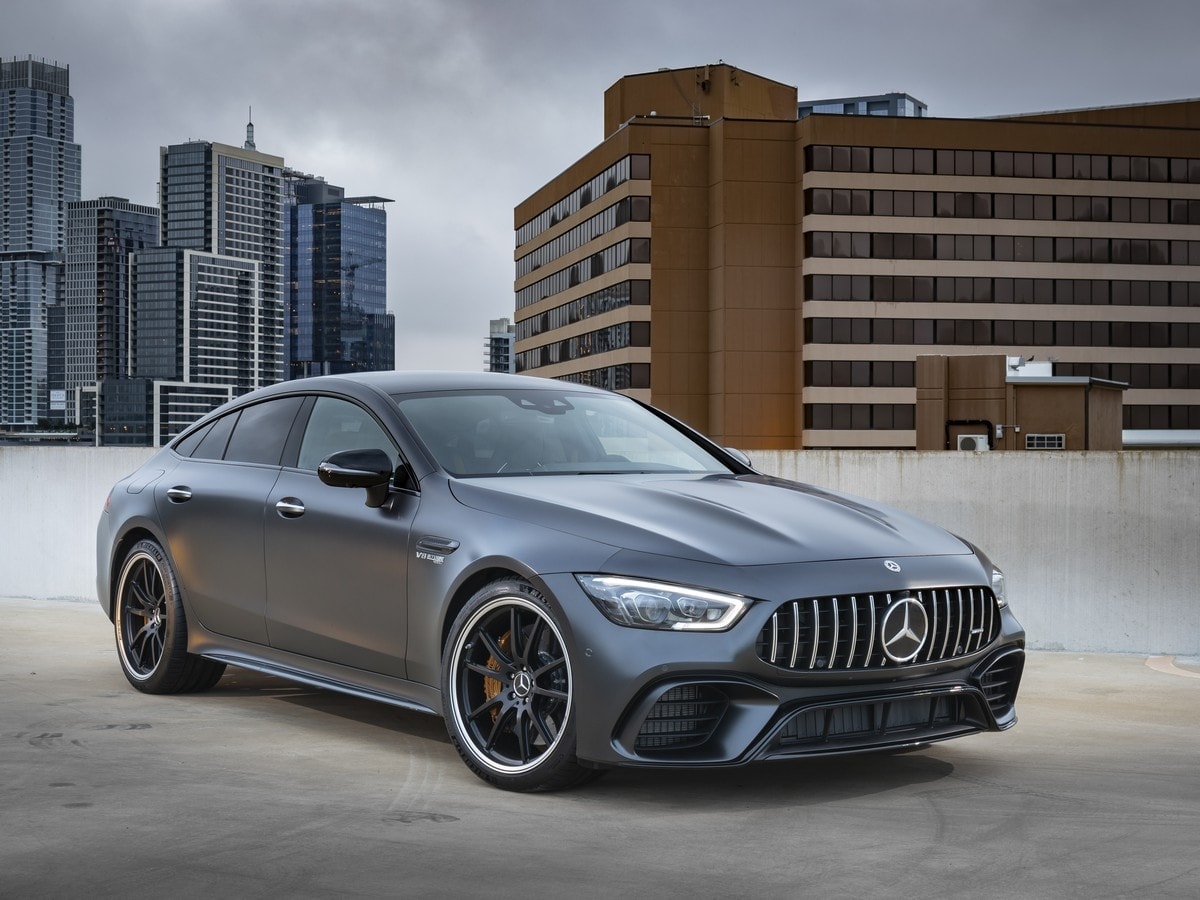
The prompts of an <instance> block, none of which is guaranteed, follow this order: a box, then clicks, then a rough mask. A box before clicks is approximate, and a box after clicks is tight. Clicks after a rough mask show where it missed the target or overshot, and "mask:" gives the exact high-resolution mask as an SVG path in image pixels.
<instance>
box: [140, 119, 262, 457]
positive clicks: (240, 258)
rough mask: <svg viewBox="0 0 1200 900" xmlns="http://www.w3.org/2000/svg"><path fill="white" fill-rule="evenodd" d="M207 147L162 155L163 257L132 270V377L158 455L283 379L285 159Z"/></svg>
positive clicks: (249, 143) (249, 142)
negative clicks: (237, 401) (145, 405)
mask: <svg viewBox="0 0 1200 900" xmlns="http://www.w3.org/2000/svg"><path fill="white" fill-rule="evenodd" d="M252 133H253V132H252V126H248V128H247V139H246V144H245V145H244V146H243V147H240V148H239V147H232V146H228V145H225V144H216V143H210V142H207V141H191V142H188V143H186V144H174V145H171V146H169V147H163V148H161V151H160V181H159V201H160V217H161V218H160V245H161V246H160V247H158V248H155V249H149V250H145V251H142V252H139V253H136V254H134V256H133V258H132V261H131V281H132V284H133V314H132V317H131V330H130V354H131V365H130V373H131V375H132V376H133V377H135V378H144V379H149V380H150V381H149V383H150V384H151V385H152V388H151V390H152V395H151V403H152V412H151V418H152V421H151V425H150V428H151V433H152V436H153V437H152V443H154V444H155V445H157V444H160V443H163V442H165V441H166V440H167V439H169V438H170V437H172V436H174V435H175V434H178V433H179V431H180V430H182V429H183V428H184V427H186V426H187V425H188V424H189V423H191V422H193V421H195V420H196V419H197V418H198V417H199V416H200V415H202V414H203V413H205V412H207V411H208V410H209V409H212V408H213V407H215V406H216V405H218V404H219V403H220V402H223V401H224V400H227V399H229V398H231V397H235V396H238V395H240V394H244V393H246V392H247V391H251V390H253V389H255V388H258V387H262V386H264V385H268V384H273V383H275V382H277V381H282V380H283V290H284V285H283V243H282V239H283V211H282V189H283V184H282V182H283V159H282V158H281V157H278V156H271V155H269V154H265V153H260V152H259V151H258V150H257V149H255V147H254V141H253V138H252Z"/></svg>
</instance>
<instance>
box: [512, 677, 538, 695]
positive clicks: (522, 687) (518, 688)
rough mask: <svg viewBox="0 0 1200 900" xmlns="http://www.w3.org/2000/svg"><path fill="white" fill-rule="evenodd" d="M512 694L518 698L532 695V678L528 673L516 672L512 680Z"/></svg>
mask: <svg viewBox="0 0 1200 900" xmlns="http://www.w3.org/2000/svg"><path fill="white" fill-rule="evenodd" d="M513 693H514V694H516V695H517V696H518V697H528V696H529V695H530V694H532V693H533V678H532V677H531V676H530V674H529V673H528V672H518V673H517V674H516V677H514V678H513Z"/></svg>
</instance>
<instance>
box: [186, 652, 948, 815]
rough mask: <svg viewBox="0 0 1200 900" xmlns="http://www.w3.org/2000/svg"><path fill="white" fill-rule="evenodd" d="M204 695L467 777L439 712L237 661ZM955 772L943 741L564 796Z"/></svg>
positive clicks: (675, 800)
mask: <svg viewBox="0 0 1200 900" xmlns="http://www.w3.org/2000/svg"><path fill="white" fill-rule="evenodd" d="M206 696H208V697H211V698H212V699H213V700H219V701H224V700H230V701H234V702H241V701H246V700H250V701H254V702H257V701H258V700H261V699H270V700H272V701H278V702H283V703H287V704H289V705H291V706H294V707H299V708H303V709H305V710H309V711H312V712H315V713H319V714H321V715H320V716H317V717H314V718H312V719H311V720H309V726H310V727H313V728H317V729H322V728H323V727H324V725H323V722H325V721H326V720H325V718H324V717H325V716H330V717H331V718H329V719H328V722H329V727H330V728H331V729H336V725H337V722H339V721H343V722H345V721H349V722H354V723H356V724H358V725H363V726H368V727H369V728H372V729H377V732H375V734H372V733H371V732H362V731H357V732H356V733H355V734H354V735H353V736H346V738H345V739H346V740H355V741H358V740H364V739H369V740H371V741H372V742H373V743H377V744H378V746H380V747H381V748H383V749H385V750H390V749H394V751H395V752H396V753H397V754H404V753H405V752H406V751H405V749H404V747H403V746H401V745H398V744H397V742H396V738H397V737H400V736H403V737H405V738H408V739H413V740H417V741H421V742H429V744H430V745H439V746H438V747H437V749H436V752H435V753H434V755H435V756H437V757H441V758H444V759H445V764H446V766H447V767H448V770H450V771H452V772H453V773H454V774H455V775H458V774H459V773H460V771H461V774H462V775H464V776H466V777H470V776H469V775H467V773H466V770H465V769H463V768H461V767H462V763H461V761H460V760H459V758H458V755H457V754H456V753H455V752H454V750H453V749H452V748H451V747H450V746H449V738H448V737H447V735H446V728H445V725H444V723H443V721H442V719H441V718H439V717H437V716H431V715H427V714H422V713H420V712H417V711H414V710H407V709H403V708H400V707H395V706H390V705H388V704H386V703H381V702H378V701H373V700H367V699H362V698H358V697H353V696H349V695H344V694H339V693H337V692H336V691H329V690H324V689H320V688H312V687H308V686H306V685H300V684H296V683H295V682H292V681H287V680H285V679H282V678H278V677H276V676H273V675H266V674H263V673H259V672H254V671H250V670H246V669H236V668H230V669H229V671H228V673H227V674H226V675H225V677H224V678H222V679H221V681H220V683H219V684H218V685H217V686H216V688H214V689H213V690H212V691H211V692H210V693H209V694H207V695H206ZM968 740H969V739H968ZM430 749H433V748H432V746H431V748H430ZM954 772H955V764H954V762H953V751H948V750H947V748H946V745H933V746H926V747H923V748H920V749H917V750H914V751H909V752H899V751H897V752H879V751H876V752H870V753H858V754H849V755H840V756H812V757H807V758H803V759H792V760H778V761H771V762H762V763H753V764H751V765H748V766H738V767H720V768H709V769H682V768H670V769H625V768H622V769H612V770H609V771H607V772H606V773H605V774H604V777H603V778H600V779H598V780H596V781H594V782H590V783H589V784H587V785H585V786H583V787H580V788H576V789H574V790H572V791H570V792H567V794H565V795H564V796H570V797H572V798H575V799H585V798H595V799H601V798H602V799H603V800H604V801H605V802H621V803H652V804H659V803H664V802H665V803H669V804H670V805H671V806H672V807H677V808H681V807H687V808H694V809H697V810H703V809H708V808H717V807H720V806H721V805H723V804H730V803H732V804H733V805H734V806H735V807H743V806H744V807H751V806H754V807H774V806H785V805H786V806H795V805H797V804H799V805H815V804H822V803H832V802H838V801H843V800H848V799H852V798H857V797H863V796H869V795H871V794H878V793H883V792H886V791H890V790H895V789H897V788H904V787H913V786H917V785H921V784H926V783H932V782H938V781H941V780H944V779H946V778H949V777H950V776H952V775H953V774H954Z"/></svg>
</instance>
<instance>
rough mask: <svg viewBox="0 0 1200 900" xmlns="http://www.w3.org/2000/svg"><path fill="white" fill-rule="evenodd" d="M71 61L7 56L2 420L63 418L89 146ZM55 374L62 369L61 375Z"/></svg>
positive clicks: (0, 191)
mask: <svg viewBox="0 0 1200 900" xmlns="http://www.w3.org/2000/svg"><path fill="white" fill-rule="evenodd" d="M74 141H75V106H74V101H73V100H72V99H71V93H70V72H69V69H68V68H67V67H66V66H59V65H57V64H51V63H47V62H45V61H44V60H41V61H39V60H34V59H33V58H32V57H29V58H27V59H23V60H21V59H13V60H0V428H13V429H18V430H27V429H32V428H36V427H37V424H38V421H39V420H44V419H51V418H61V417H62V416H63V413H64V410H65V406H66V395H65V390H64V385H63V384H62V383H61V380H62V378H63V369H62V366H61V365H59V366H58V367H57V370H56V372H54V373H52V367H51V358H50V357H51V352H50V348H51V346H52V345H58V346H61V344H62V342H63V335H62V333H61V331H59V332H58V333H57V334H55V333H54V331H55V329H56V328H57V329H61V328H62V325H63V322H64V316H63V314H62V302H63V288H64V278H63V262H64V244H65V239H66V230H67V229H66V225H67V204H69V203H70V202H71V201H73V200H78V199H79V190H80V148H79V145H78V144H76V143H75V142H74ZM52 374H55V375H57V377H56V378H53V382H54V383H52Z"/></svg>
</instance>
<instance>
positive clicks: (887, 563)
mask: <svg viewBox="0 0 1200 900" xmlns="http://www.w3.org/2000/svg"><path fill="white" fill-rule="evenodd" d="M883 567H884V568H885V569H887V570H888V571H889V572H899V571H900V563H898V562H896V561H895V560H894V559H885V560H884V561H883Z"/></svg>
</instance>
